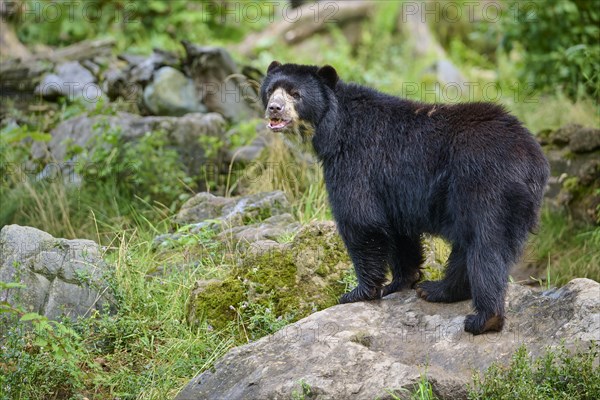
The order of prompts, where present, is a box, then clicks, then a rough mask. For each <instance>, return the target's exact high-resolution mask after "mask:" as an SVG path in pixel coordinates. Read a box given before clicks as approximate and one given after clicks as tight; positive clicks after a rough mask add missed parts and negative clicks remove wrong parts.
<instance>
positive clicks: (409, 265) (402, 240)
mask: <svg viewBox="0 0 600 400" xmlns="http://www.w3.org/2000/svg"><path fill="white" fill-rule="evenodd" d="M390 256H391V260H389V264H390V265H391V267H392V282H391V283H390V284H389V285H386V286H384V288H383V293H382V297H383V296H387V295H388V294H390V293H394V292H398V291H400V290H402V289H407V288H411V287H412V286H413V285H414V284H415V282H417V281H418V280H419V279H420V278H421V269H420V268H421V264H423V259H424V257H423V246H422V244H421V237H420V236H415V237H410V236H401V235H398V236H396V238H395V240H394V244H393V250H392V252H391V253H390Z"/></svg>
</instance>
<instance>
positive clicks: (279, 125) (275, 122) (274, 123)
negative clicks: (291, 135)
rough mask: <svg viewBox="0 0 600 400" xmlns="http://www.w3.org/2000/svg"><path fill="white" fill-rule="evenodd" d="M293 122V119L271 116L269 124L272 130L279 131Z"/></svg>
mask: <svg viewBox="0 0 600 400" xmlns="http://www.w3.org/2000/svg"><path fill="white" fill-rule="evenodd" d="M290 122H292V121H291V120H284V119H281V118H271V119H270V120H269V124H268V125H267V126H268V127H269V128H270V129H271V130H273V131H275V132H278V131H280V130H282V129H283V128H285V127H286V126H288V124H289V123H290Z"/></svg>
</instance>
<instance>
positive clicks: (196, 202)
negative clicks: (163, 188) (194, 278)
mask: <svg viewBox="0 0 600 400" xmlns="http://www.w3.org/2000/svg"><path fill="white" fill-rule="evenodd" d="M291 212H292V207H291V205H290V203H289V201H288V200H287V198H286V197H285V194H284V193H283V192H281V191H274V192H262V193H257V194H251V195H247V196H239V197H221V196H215V195H213V194H211V193H207V192H202V193H198V194H196V195H195V196H194V197H192V198H190V199H189V200H188V201H186V202H185V203H184V204H183V206H182V207H181V209H180V210H179V212H178V213H177V215H176V216H175V217H174V219H173V220H174V221H175V222H176V223H178V224H180V225H184V226H186V229H185V232H179V233H173V234H166V235H160V236H158V237H157V238H155V244H156V245H158V246H168V244H169V242H170V241H173V240H178V239H179V238H181V237H182V236H184V235H194V234H197V233H198V232H199V231H200V230H202V229H207V228H208V229H211V230H213V231H215V232H217V233H218V238H219V239H221V240H223V241H233V242H235V243H236V244H240V245H242V246H245V245H247V244H250V243H252V242H255V241H259V240H265V239H269V240H276V239H278V238H279V237H281V236H284V235H290V234H293V233H294V232H296V231H297V230H298V229H299V228H300V224H299V223H298V222H297V221H296V220H295V219H294V217H293V216H292V215H291V214H290V213H291ZM190 226H191V227H190ZM188 228H189V229H188Z"/></svg>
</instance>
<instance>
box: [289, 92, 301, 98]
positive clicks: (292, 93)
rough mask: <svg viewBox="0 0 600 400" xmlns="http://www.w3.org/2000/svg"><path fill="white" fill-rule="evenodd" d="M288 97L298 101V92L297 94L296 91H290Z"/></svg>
mask: <svg viewBox="0 0 600 400" xmlns="http://www.w3.org/2000/svg"><path fill="white" fill-rule="evenodd" d="M290 95H291V96H292V97H293V98H295V99H296V100H298V99H299V98H300V92H299V91H297V90H292V91H291V92H290Z"/></svg>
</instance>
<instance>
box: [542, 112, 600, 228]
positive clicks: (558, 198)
mask: <svg viewBox="0 0 600 400" xmlns="http://www.w3.org/2000/svg"><path fill="white" fill-rule="evenodd" d="M538 140H539V141H540V143H541V144H542V145H543V149H544V153H545V154H546V157H547V158H548V162H549V163H550V171H551V176H550V179H549V181H548V190H547V191H546V194H545V197H546V198H547V199H548V204H549V205H550V206H551V207H553V208H556V209H566V210H567V211H568V212H569V214H570V215H571V216H572V217H574V218H575V219H577V220H580V221H583V222H585V223H588V224H599V223H600V212H599V211H598V210H599V208H598V207H599V206H600V194H598V193H599V192H598V189H600V164H599V162H600V130H599V129H594V128H586V127H583V126H581V125H577V124H567V125H565V126H563V127H561V128H560V129H557V130H556V131H542V132H540V133H539V134H538Z"/></svg>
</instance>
